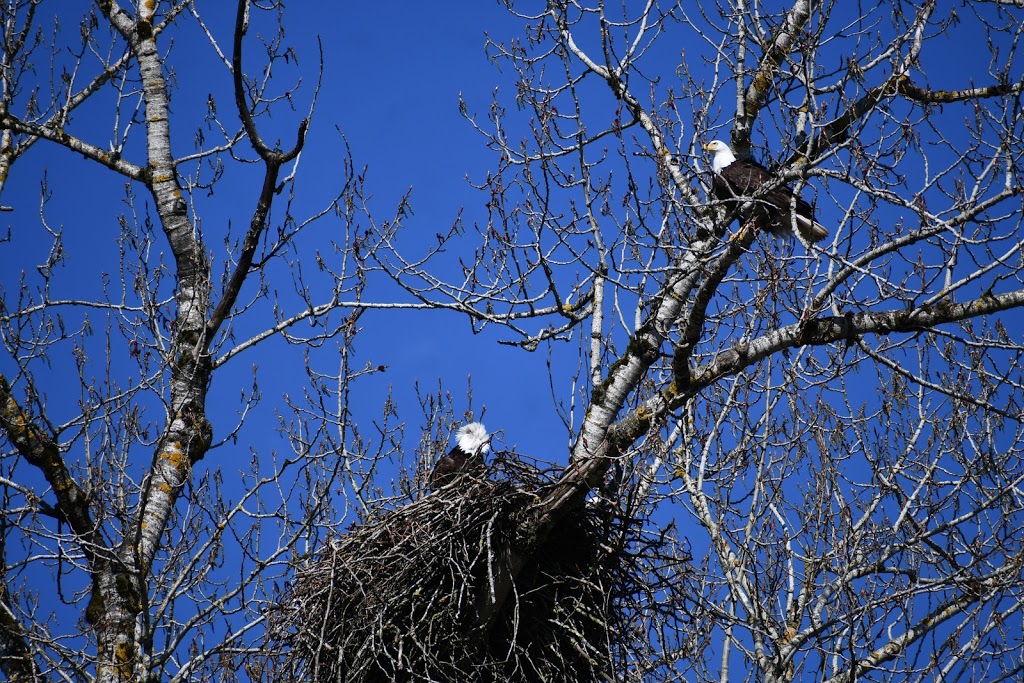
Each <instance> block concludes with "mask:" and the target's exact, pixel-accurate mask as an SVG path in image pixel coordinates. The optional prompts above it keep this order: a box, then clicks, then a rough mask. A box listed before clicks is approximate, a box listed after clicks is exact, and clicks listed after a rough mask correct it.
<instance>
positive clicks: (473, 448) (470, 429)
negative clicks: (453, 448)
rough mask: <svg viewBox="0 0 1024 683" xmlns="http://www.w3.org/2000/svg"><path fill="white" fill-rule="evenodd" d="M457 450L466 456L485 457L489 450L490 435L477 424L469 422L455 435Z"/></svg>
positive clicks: (484, 428)
mask: <svg viewBox="0 0 1024 683" xmlns="http://www.w3.org/2000/svg"><path fill="white" fill-rule="evenodd" d="M455 438H456V439H457V440H458V443H459V448H460V449H461V450H462V451H464V452H465V453H467V454H468V455H480V456H483V455H486V454H487V451H489V450H491V435H490V434H488V433H487V428H486V427H484V426H483V425H482V424H480V423H479V422H470V423H469V424H468V425H466V426H465V427H463V428H461V429H460V430H459V431H458V432H456V433H455Z"/></svg>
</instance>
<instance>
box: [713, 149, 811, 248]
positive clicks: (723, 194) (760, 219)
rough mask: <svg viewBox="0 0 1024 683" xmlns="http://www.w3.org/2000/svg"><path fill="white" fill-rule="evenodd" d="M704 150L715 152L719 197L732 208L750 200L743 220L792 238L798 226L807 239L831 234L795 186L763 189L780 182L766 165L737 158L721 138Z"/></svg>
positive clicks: (714, 178) (715, 171) (772, 232)
mask: <svg viewBox="0 0 1024 683" xmlns="http://www.w3.org/2000/svg"><path fill="white" fill-rule="evenodd" d="M704 149H705V150H707V151H708V152H711V154H712V155H713V156H712V157H711V170H712V171H714V177H713V178H712V180H711V192H712V194H714V196H715V199H718V200H719V201H721V202H723V203H724V204H725V206H726V207H728V208H729V209H730V210H737V209H740V208H741V207H743V206H744V205H745V204H748V203H749V204H751V205H752V208H751V209H750V210H749V213H744V214H742V215H741V216H740V220H741V222H744V223H745V222H746V221H751V222H752V223H753V225H754V226H755V227H758V228H764V229H766V230H767V231H768V232H770V233H771V234H773V235H775V236H776V237H792V236H793V227H794V226H796V229H797V231H798V232H799V233H800V237H801V238H803V239H804V240H805V241H806V242H820V241H821V240H823V239H825V238H826V237H828V230H826V229H825V227H824V226H823V225H822V224H821V223H819V222H817V221H816V220H814V209H812V208H811V205H810V204H808V203H807V202H805V201H804V200H803V199H801V198H800V197H797V196H794V195H793V191H792V190H791V189H789V188H788V187H786V186H784V185H779V186H778V187H775V188H773V189H770V190H767V191H762V188H764V187H765V186H766V185H770V184H772V183H773V182H775V181H776V178H775V176H774V175H772V173H771V172H770V171H769V170H768V169H766V168H765V167H764V166H762V165H761V164H759V163H757V162H756V161H753V160H750V159H742V160H740V159H737V158H736V155H735V154H733V152H732V150H731V149H729V145H727V144H725V143H724V142H722V141H721V140H712V141H711V142H709V143H708V144H706V145H704ZM744 227H745V226H744Z"/></svg>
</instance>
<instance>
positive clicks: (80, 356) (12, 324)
mask: <svg viewBox="0 0 1024 683" xmlns="http://www.w3.org/2000/svg"><path fill="white" fill-rule="evenodd" d="M63 9H64V10H66V9H67V8H66V7H65V8H63ZM281 9H282V8H281V7H279V6H277V5H276V4H275V3H267V5H266V6H263V5H256V4H250V3H249V2H247V1H246V0H242V1H240V2H239V3H237V12H236V13H235V15H234V16H233V17H232V14H231V13H230V11H229V12H228V13H226V14H223V15H219V16H218V15H215V16H214V17H212V18H207V19H206V20H204V17H203V16H201V15H200V13H199V9H198V7H197V6H196V4H194V3H192V2H189V1H183V2H167V3H165V2H160V3H157V2H139V3H135V4H133V6H130V7H129V6H123V5H122V4H120V3H118V2H109V1H104V2H97V3H96V5H95V6H94V7H93V8H91V9H90V8H85V10H84V14H83V16H81V17H78V18H74V19H69V17H67V16H66V15H65V16H61V15H60V12H61V11H62V10H61V7H60V5H59V4H51V3H43V2H41V0H27V1H21V0H16V1H12V2H8V3H5V4H4V6H3V10H2V16H3V52H2V66H0V68H2V84H3V90H2V104H0V108H2V112H0V127H2V130H3V137H2V143H0V157H2V160H3V161H2V169H0V182H6V181H7V180H8V178H9V177H10V176H11V174H12V173H16V172H17V167H16V165H15V164H16V163H17V162H19V161H20V160H21V159H22V158H23V157H25V155H26V154H27V153H28V152H29V151H30V150H32V149H33V148H35V147H37V146H38V147H42V146H44V145H50V146H56V147H59V148H63V150H65V152H67V153H75V154H77V155H81V156H82V157H84V158H85V159H86V160H88V161H89V162H92V163H93V165H94V166H95V167H103V169H104V171H109V172H110V173H111V174H112V175H111V179H112V180H115V179H116V178H120V181H121V182H122V183H123V186H124V188H125V189H124V195H123V200H122V203H121V204H120V207H119V208H115V209H113V210H109V209H101V211H106V213H104V214H102V215H103V220H105V221H108V222H109V223H113V222H114V220H115V219H116V224H117V225H118V226H119V231H115V233H114V236H115V237H116V240H115V239H114V238H109V245H110V247H109V248H108V249H107V250H106V252H105V253H109V254H113V255H114V256H115V259H118V257H119V259H118V260H115V261H114V263H113V272H111V273H109V275H107V274H101V272H100V270H99V269H97V270H96V271H94V272H92V273H88V272H87V271H86V270H85V269H83V265H84V264H82V263H80V261H81V259H79V258H76V256H75V255H74V254H68V253H67V251H66V250H65V247H64V242H65V239H66V236H65V234H64V232H63V230H62V229H59V228H53V227H50V225H49V222H48V221H47V214H48V202H49V201H50V198H51V196H52V195H51V192H50V191H49V190H47V189H46V188H45V187H44V192H43V195H42V202H41V205H40V212H39V215H40V216H41V223H42V228H43V229H45V230H46V231H48V232H49V235H50V238H51V240H52V248H51V249H50V256H49V258H48V259H47V260H46V262H45V263H43V264H42V265H39V266H38V267H37V268H36V270H35V272H33V271H32V270H31V269H27V270H26V271H23V274H22V277H21V280H20V282H19V281H18V280H17V279H16V278H13V279H10V278H9V279H6V287H7V288H6V289H5V290H4V292H3V303H2V310H0V323H2V336H3V340H4V348H5V357H4V360H3V365H2V370H3V374H2V375H0V406H2V407H0V425H2V428H3V435H4V444H5V445H4V449H5V450H4V457H3V465H2V467H3V472H2V475H0V477H2V487H3V496H4V517H3V527H2V536H0V537H2V545H0V550H2V551H3V567H4V577H3V584H2V585H3V592H2V594H0V602H2V609H0V614H2V619H0V624H2V625H0V670H2V671H3V672H4V674H5V675H6V677H7V678H8V679H10V680H17V681H30V680H31V681H35V680H86V679H89V680H96V681H126V680H159V679H173V680H186V679H187V680H196V679H201V678H206V677H207V676H209V675H210V673H209V672H211V671H213V670H216V669H221V670H223V669H227V670H230V669H231V668H232V661H233V660H232V659H231V653H237V652H244V650H245V648H246V647H248V645H247V644H248V643H251V642H252V638H251V632H252V631H253V630H254V629H258V628H259V625H260V623H261V622H262V620H263V619H264V618H265V615H266V609H265V605H266V604H267V603H268V602H271V601H273V600H274V599H275V597H274V595H273V591H274V590H275V586H277V589H278V590H279V588H280V585H279V584H278V583H275V582H278V581H280V580H282V579H283V577H284V576H285V575H286V572H287V568H288V566H289V564H290V563H291V562H292V561H294V559H295V557H296V556H298V555H301V554H303V553H306V552H308V551H309V550H310V548H313V547H316V546H317V545H319V543H320V541H321V540H322V538H323V537H324V534H326V533H328V532H329V531H330V530H331V529H333V528H334V527H335V526H336V525H338V524H340V523H341V521H342V520H343V519H344V515H342V514H340V513H339V512H338V511H337V510H336V509H334V508H333V506H334V504H335V503H336V502H337V501H338V500H339V499H338V497H337V496H334V495H328V491H330V489H331V487H332V485H334V484H336V483H338V482H342V483H344V482H346V481H347V482H349V483H353V484H354V486H355V489H356V490H358V489H359V488H360V487H362V486H363V485H365V482H362V481H361V477H363V476H364V475H365V472H363V471H360V470H359V464H358V462H357V459H356V458H351V459H349V458H346V457H345V446H346V445H352V444H358V443H359V438H358V434H357V433H356V432H354V431H353V430H352V427H351V425H350V423H349V416H348V413H347V410H346V401H345V398H346V392H347V391H348V387H349V383H350V382H351V381H352V379H354V378H355V377H357V376H359V375H361V374H367V373H372V372H375V371H376V369H375V368H367V367H363V368H354V367H352V366H351V365H350V355H349V351H350V348H351V339H352V337H353V336H354V334H355V332H356V330H357V329H358V328H357V323H358V319H359V316H360V314H361V312H362V311H363V310H365V306H363V305H361V304H360V298H361V293H362V291H363V286H364V284H365V281H364V278H363V277H362V276H361V274H360V267H359V265H358V260H359V259H360V258H362V257H365V256H366V255H367V254H368V253H369V252H370V251H372V246H371V245H369V244H368V243H366V244H363V243H360V242H358V237H357V236H356V234H355V228H354V227H353V226H354V223H355V221H356V220H357V218H358V217H359V216H360V215H361V213H362V210H363V208H364V207H363V203H362V194H361V192H362V189H361V182H362V181H361V179H360V178H359V177H358V175H357V174H356V173H355V171H354V169H353V167H352V165H351V161H350V160H349V158H348V155H347V151H346V146H345V143H344V139H343V138H340V137H339V138H338V139H337V141H336V145H337V149H338V158H339V164H338V166H339V168H338V171H339V173H338V179H339V182H338V184H337V186H336V187H335V188H334V190H333V192H334V193H335V194H334V195H333V196H328V197H326V199H324V200H323V201H322V205H321V208H320V209H319V210H316V211H313V212H312V213H310V214H307V215H297V214H296V212H295V208H294V207H295V195H296V187H297V183H298V180H299V178H301V175H300V173H299V171H300V163H299V162H300V159H301V154H302V151H303V148H304V146H305V145H306V137H307V132H308V126H309V122H310V120H311V117H312V116H313V113H314V110H315V107H316V102H317V95H318V92H319V87H320V86H319V75H320V72H321V71H322V60H321V64H320V65H319V66H317V65H316V58H317V56H318V55H317V51H316V49H315V47H314V49H313V50H311V54H307V55H304V57H306V58H312V59H313V64H314V66H313V68H312V70H310V71H309V73H307V74H306V76H305V78H306V80H303V78H302V76H301V73H300V72H299V71H298V69H297V65H296V61H295V60H296V58H297V55H296V53H295V52H294V51H293V50H292V48H291V47H290V46H289V45H288V44H287V43H286V42H285V35H284V31H283V27H282V24H281V21H280V19H281V16H280V11H281ZM46 12H48V13H49V16H46V15H45V14H44V13H46ZM76 20H78V23H77V26H76V24H75V22H76ZM225 20H226V21H225ZM68 22H70V24H71V26H74V27H75V29H74V30H72V29H67V28H65V27H66V26H67V23H68ZM183 27H184V28H187V29H188V30H189V31H192V34H191V35H190V36H189V39H191V40H193V41H194V40H195V39H196V36H199V37H200V38H202V37H203V36H205V37H206V39H207V40H208V42H209V45H207V46H206V47H207V49H208V50H209V53H210V54H215V55H217V56H218V57H219V63H217V62H216V61H214V63H213V64H212V65H210V64H207V65H206V68H207V69H208V71H207V74H208V75H209V76H210V78H209V79H208V82H209V84H210V88H211V90H210V91H209V95H207V94H206V93H202V99H198V98H196V97H194V93H191V94H189V95H188V96H185V97H183V102H180V103H176V104H181V105H189V106H177V107H173V108H172V106H171V99H172V97H173V96H174V95H175V94H178V95H179V96H181V91H180V90H179V89H178V87H177V83H176V78H177V76H178V74H180V73H181V71H176V70H175V63H176V59H177V57H178V55H179V53H180V51H177V50H175V49H170V46H171V45H172V40H171V34H173V33H174V31H176V30H184V28H183ZM253 36H256V38H255V39H254V38H253ZM186 42H187V40H186ZM257 45H258V46H259V47H261V48H262V49H261V50H256V49H254V48H255V47H256V46H257ZM211 48H212V49H211ZM250 53H258V56H257V57H256V59H255V60H253V62H254V63H253V64H252V65H251V63H250V58H251V57H252V55H251V54H250ZM186 68H187V66H186V65H185V64H182V65H181V66H180V69H182V70H183V69H186ZM217 69H219V72H218V71H217ZM218 73H219V76H220V77H219V78H215V77H214V75H216V74H218ZM272 75H273V76H274V78H272V77H271V76H272ZM50 76H52V77H53V80H52V81H48V80H47V79H48V78H49V77H50ZM290 78H291V79H294V80H292V81H291V82H290V84H289V85H287V86H286V87H284V88H283V89H282V88H281V86H280V85H279V83H281V82H282V81H284V80H286V79H290ZM198 82H200V81H198V80H197V83H198ZM193 103H197V104H198V106H191V105H192V104H193ZM303 103H304V104H303ZM172 109H173V110H174V111H173V112H172ZM271 114H273V115H274V116H276V121H275V122H273V123H274V125H273V126H271V123H272V122H271V121H270V116H271ZM97 121H99V122H100V123H97ZM268 133H269V134H268ZM188 136H192V142H193V147H192V149H191V151H187V152H182V151H181V150H182V149H186V148H187V147H188V143H189V137H188ZM278 136H281V137H285V139H286V140H287V142H274V141H273V140H274V138H277V137H278ZM252 169H258V170H252ZM116 182H117V181H116V180H115V184H116ZM229 183H238V185H236V186H235V187H241V188H242V189H241V190H235V189H233V188H232V189H230V190H227V191H224V190H223V188H224V185H226V184H229ZM115 186H116V185H115ZM6 199H7V201H8V202H9V203H12V204H13V203H14V200H17V205H16V206H15V207H14V208H15V209H16V212H15V214H13V215H15V216H16V217H17V220H18V221H19V226H18V231H17V232H16V238H17V237H18V236H19V235H20V234H22V229H23V228H24V227H25V223H24V221H25V219H26V217H27V216H30V215H31V213H32V211H31V203H30V202H31V200H29V202H28V203H27V202H26V201H25V198H24V197H11V196H7V197H6ZM243 207H244V208H243ZM93 208H94V207H93ZM26 209H27V210H26ZM225 211H226V217H225V214H224V213H222V212H225ZM204 217H206V224H205V225H204ZM232 218H234V219H235V221H236V225H241V226H242V228H241V232H239V231H238V230H237V229H234V230H232V229H230V228H229V229H228V230H227V231H225V230H223V229H220V228H219V227H218V226H219V225H223V224H225V223H226V224H228V225H230V222H231V220H232ZM327 219H330V220H333V221H336V222H337V225H340V229H339V230H338V231H337V232H336V234H337V235H339V236H340V237H339V238H338V240H337V241H336V242H334V243H330V244H328V243H326V242H322V243H321V245H320V247H321V252H319V253H318V252H317V251H315V250H312V249H311V250H309V253H308V263H310V264H312V263H316V265H317V266H318V268H315V269H313V270H314V271H315V272H313V273H310V272H308V270H307V271H303V270H302V269H301V267H300V266H299V265H298V264H297V263H295V262H294V257H293V250H294V249H296V245H297V243H298V242H299V238H300V236H302V235H303V234H304V233H306V232H308V231H309V229H310V228H311V226H314V225H316V224H317V223H318V222H322V221H323V220H327ZM109 223H108V224H109ZM118 232H119V234H118ZM106 234H109V233H106ZM15 241H17V239H15ZM15 248H17V246H16V245H12V246H10V248H9V249H8V251H9V252H10V251H13V250H14V249H15ZM164 254H167V256H169V257H170V258H165V257H164ZM13 262H15V259H14V258H13V254H11V253H9V254H8V255H7V256H6V257H5V263H13ZM69 264H70V265H71V268H70V269H69V268H68V265H69ZM25 265H27V264H25ZM103 265H104V266H106V265H108V264H103ZM68 270H70V271H71V272H70V273H69V272H68ZM74 281H77V282H79V283H80V284H79V286H78V287H75V288H73V289H72V290H71V291H73V292H74V294H72V295H70V296H68V295H67V294H63V292H67V291H69V290H68V287H67V285H68V284H69V283H70V282H74ZM289 282H290V283H292V284H293V288H294V293H291V294H288V293H287V292H284V293H283V294H282V296H281V297H280V298H279V296H278V293H279V292H282V290H287V289H288V283H289ZM100 283H102V284H101V286H96V285H99V284H100ZM93 291H97V292H98V293H97V294H96V296H95V297H92V295H91V293H92V292H93ZM58 292H62V294H58ZM314 296H315V297H316V298H315V299H314V298H313V297H314ZM299 323H302V325H301V326H299ZM268 340H270V341H275V340H277V341H278V343H280V340H284V342H285V343H286V345H292V346H296V347H297V348H299V349H302V348H306V349H313V348H316V347H319V346H322V345H324V344H326V343H327V342H329V341H331V342H332V349H333V353H332V358H333V363H332V366H331V369H329V370H327V371H324V370H322V369H321V370H316V369H314V364H313V363H311V362H310V363H307V364H306V366H305V367H306V371H307V373H308V375H307V376H306V381H307V383H308V384H310V385H311V386H312V387H313V388H314V391H313V394H312V395H313V396H314V402H313V405H314V406H316V405H318V404H317V402H316V401H317V400H319V399H323V398H324V397H325V396H326V395H328V394H330V395H332V396H334V397H335V402H334V403H333V404H332V405H333V407H327V408H324V410H325V411H326V413H327V415H328V416H329V417H325V415H324V414H323V413H321V414H320V415H319V417H320V419H319V420H318V422H317V427H316V429H317V430H318V431H317V432H315V433H306V432H303V431H301V427H304V426H305V425H304V424H300V425H299V427H295V428H294V429H293V425H292V424H290V423H288V422H287V418H286V415H288V414H292V415H293V418H292V419H296V418H295V416H296V415H297V416H298V418H301V417H302V416H303V415H304V414H307V413H308V411H309V410H310V406H309V405H308V404H307V401H306V400H305V399H304V398H303V393H302V388H301V384H300V385H299V386H297V387H296V388H297V398H295V399H294V400H292V401H291V405H292V408H293V409H294V410H293V411H289V410H288V409H287V407H286V406H285V407H283V408H282V410H284V411H285V412H282V413H280V418H281V420H282V424H281V427H280V430H281V431H282V433H284V434H285V435H286V436H288V437H289V441H288V443H290V445H291V449H292V452H290V453H276V452H274V451H273V450H272V449H267V452H256V451H255V450H253V451H252V452H250V453H243V455H242V457H241V458H239V457H238V456H237V455H233V456H232V457H231V458H230V460H231V461H233V463H234V466H233V467H231V468H228V469H221V468H219V467H216V466H215V467H213V468H211V469H204V468H203V467H201V466H199V463H200V461H201V460H203V458H205V457H207V455H208V454H209V453H211V452H212V451H215V450H216V449H217V448H218V447H220V446H225V445H227V446H232V445H234V443H235V437H236V436H237V434H238V432H239V430H240V429H241V427H242V426H243V424H245V422H246V421H247V420H248V419H249V415H250V411H252V410H254V409H256V408H257V405H258V403H259V399H260V386H259V377H260V375H258V374H256V373H255V372H254V375H253V377H252V378H251V380H250V381H249V382H248V383H246V384H244V385H242V386H240V387H236V388H235V390H233V392H232V393H234V391H238V390H240V393H241V399H240V401H238V404H237V415H238V417H237V422H236V423H235V424H230V423H226V424H220V425H217V427H216V429H214V427H213V425H211V423H210V420H209V418H208V414H209V409H208V402H209V400H210V394H209V392H210V388H211V383H212V382H213V377H214V375H223V374H224V372H223V368H224V367H225V365H226V364H227V363H228V362H229V361H231V360H232V359H233V358H235V357H236V356H238V355H239V354H241V353H242V352H244V351H246V350H248V349H250V348H252V347H254V346H256V345H258V344H266V343H267V342H268ZM338 349H340V351H341V355H340V362H339V360H338V359H339V356H338V352H337V351H338ZM302 355H303V354H302V352H301V351H300V352H299V354H298V357H299V359H300V360H299V363H298V364H297V366H296V367H297V368H298V369H299V371H300V372H301V369H302V367H303V365H302V362H301V358H302ZM69 361H70V362H69ZM254 370H255V368H254ZM235 395H236V396H237V395H238V394H235ZM319 405H321V407H322V404H319ZM304 411H305V412H304ZM380 426H381V429H382V430H383V432H384V434H385V437H386V436H387V434H388V433H389V432H391V430H392V429H393V427H392V426H391V425H390V422H389V417H388V415H384V416H383V420H382V421H381V423H380ZM381 443H382V445H381V446H380V449H381V452H380V453H378V454H377V455H378V456H381V457H382V456H383V455H384V454H385V453H386V452H387V449H388V448H389V447H390V445H391V443H392V442H391V441H389V440H388V439H387V438H384V439H382V441H381ZM227 450H229V451H230V450H231V449H227ZM235 450H236V453H237V449H235ZM221 452H223V451H221ZM362 455H367V456H368V457H373V455H374V454H373V453H362ZM247 460H248V462H247ZM239 474H240V475H241V477H242V481H241V483H242V487H241V488H240V487H238V486H237V484H232V485H228V486H225V483H224V478H225V475H226V476H228V477H230V478H233V479H234V480H235V482H237V478H238V477H239ZM338 487H339V488H344V489H345V490H346V491H351V490H353V489H352V488H349V487H347V486H343V485H341V484H338ZM225 489H226V490H225ZM240 490H241V491H242V493H241V494H239V491H240ZM225 558H231V560H230V561H226V560H225ZM54 605H57V606H58V608H59V609H56V611H53V610H54ZM225 624H227V626H226V627H225ZM225 653H227V654H225Z"/></svg>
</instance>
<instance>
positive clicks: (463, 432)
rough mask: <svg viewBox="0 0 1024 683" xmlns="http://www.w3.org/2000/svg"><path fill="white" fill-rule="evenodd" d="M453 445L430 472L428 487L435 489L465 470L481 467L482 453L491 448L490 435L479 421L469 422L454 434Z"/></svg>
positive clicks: (470, 470) (484, 453)
mask: <svg viewBox="0 0 1024 683" xmlns="http://www.w3.org/2000/svg"><path fill="white" fill-rule="evenodd" d="M455 439H456V443H455V447H454V448H452V449H451V450H450V451H448V455H445V456H444V457H442V458H441V459H440V460H438V461H437V464H436V465H435V466H434V471H433V472H431V473H430V488H431V489H433V490H435V491H436V490H437V489H439V488H441V487H442V486H444V485H445V484H447V483H449V482H451V481H452V480H453V479H455V478H457V477H458V475H460V474H463V473H465V472H472V471H474V470H479V469H482V468H483V466H484V455H486V454H487V452H488V451H489V450H491V435H490V434H488V433H487V429H486V428H485V427H484V426H483V425H482V424H480V423H479V422H470V423H469V424H468V425H466V426H465V427H462V428H461V429H460V430H459V431H458V432H456V434H455Z"/></svg>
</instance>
